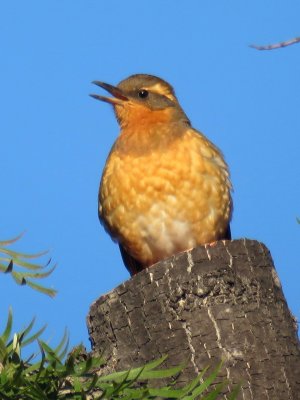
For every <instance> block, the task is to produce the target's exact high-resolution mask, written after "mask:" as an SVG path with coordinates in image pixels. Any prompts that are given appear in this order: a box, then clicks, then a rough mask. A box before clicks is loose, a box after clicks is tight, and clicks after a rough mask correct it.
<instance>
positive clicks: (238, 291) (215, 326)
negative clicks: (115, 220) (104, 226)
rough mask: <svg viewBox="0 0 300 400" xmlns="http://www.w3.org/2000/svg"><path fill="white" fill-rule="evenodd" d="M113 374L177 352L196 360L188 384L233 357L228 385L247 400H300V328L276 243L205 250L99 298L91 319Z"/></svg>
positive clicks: (176, 359) (93, 336) (179, 358)
mask: <svg viewBox="0 0 300 400" xmlns="http://www.w3.org/2000/svg"><path fill="white" fill-rule="evenodd" d="M87 322H88V329H89V334H90V340H91V343H92V349H93V351H94V352H100V353H103V352H104V355H105V356H106V358H107V360H108V367H107V368H108V369H109V370H122V369H127V368H130V367H134V366H140V365H141V364H144V363H145V362H147V361H150V360H153V359H157V358H159V357H160V356H161V355H164V354H168V355H169V358H168V360H167V365H169V366H171V365H178V364H180V363H182V362H185V361H188V366H187V368H186V369H185V370H184V372H183V373H182V374H181V376H180V378H179V383H186V382H187V381H190V380H191V378H192V377H193V376H195V375H196V374H198V373H199V372H200V371H201V370H202V369H203V368H204V367H206V366H207V365H211V366H212V367H213V366H215V365H216V364H217V363H218V362H219V361H220V360H221V359H222V360H224V366H223V370H222V373H223V374H221V375H220V377H219V379H220V381H221V380H224V379H226V378H228V380H229V381H230V382H231V383H238V382H242V389H241V394H240V398H241V399H255V400H260V399H272V400H275V399H278V400H279V399H280V400H285V399H299V398H300V395H299V394H298V393H299V392H300V350H299V341H298V338H297V333H296V331H297V324H296V322H295V320H294V318H293V316H292V315H291V313H290V311H289V309H288V307H287V304H286V300H285V298H284V295H283V292H282V289H281V285H280V281H279V279H278V276H277V274H276V271H275V268H274V265H273V261H272V258H271V256H270V253H269V251H268V249H267V248H266V247H265V246H264V245H263V244H261V243H259V242H257V241H253V240H245V239H241V240H234V241H220V242H218V243H217V244H216V245H214V246H211V247H207V246H199V247H197V248H195V249H193V250H191V251H188V252H184V253H181V254H178V255H176V256H174V257H172V258H170V259H168V260H165V261H161V262H159V263H157V264H156V265H155V266H152V267H150V268H149V269H147V270H144V271H142V272H141V273H139V274H137V275H135V276H134V277H132V278H131V279H129V280H128V281H126V282H124V283H123V284H121V285H120V286H118V287H117V288H115V289H114V290H112V291H111V292H109V293H108V294H105V295H103V296H101V297H100V298H99V299H98V300H97V301H95V302H94V303H93V304H92V306H91V308H90V312H89V315H88V318H87Z"/></svg>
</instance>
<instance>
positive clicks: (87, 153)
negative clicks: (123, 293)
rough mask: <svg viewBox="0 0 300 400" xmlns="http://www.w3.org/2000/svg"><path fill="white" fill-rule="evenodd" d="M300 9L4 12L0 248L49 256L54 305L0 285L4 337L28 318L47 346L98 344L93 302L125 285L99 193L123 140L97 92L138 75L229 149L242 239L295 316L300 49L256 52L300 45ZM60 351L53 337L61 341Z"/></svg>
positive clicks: (257, 5) (205, 5)
mask: <svg viewBox="0 0 300 400" xmlns="http://www.w3.org/2000/svg"><path fill="white" fill-rule="evenodd" d="M299 15H300V3H299V1H297V0H295V1H292V0H291V1H285V2H283V1H274V0H266V1H263V2H262V1H258V0H252V1H243V2H241V1H238V0H231V1H230V0H226V1H213V0H212V1H209V2H207V1H202V0H201V1H199V0H197V1H196V0H195V1H185V2H179V1H178V2H175V1H174V0H164V1H158V0H152V1H151V2H146V1H145V2H142V1H136V0H133V1H126V2H125V1H109V2H108V1H107V2H104V1H100V0H98V1H96V0H93V1H92V0H84V1H83V0H78V1H75V0H51V1H50V0H44V1H37V0H36V1H33V0H28V1H14V0H10V1H9V2H8V1H7V2H2V3H1V6H0V46H1V59H0V70H1V75H0V80H1V97H0V99H1V100H0V101H1V119H0V126H1V150H2V151H1V158H0V176H1V187H2V196H1V207H0V221H1V225H0V240H1V239H6V238H9V237H12V236H15V235H17V234H18V233H20V232H21V231H24V230H26V235H25V237H24V238H23V239H22V241H21V242H20V243H19V244H18V246H15V248H16V249H21V250H26V251H30V252H34V251H39V250H41V249H50V251H51V255H52V257H53V260H54V261H56V262H58V264H59V265H58V268H57V270H56V271H55V272H54V273H53V275H52V276H51V277H50V278H49V279H48V281H47V283H48V285H49V286H53V287H55V288H56V289H58V291H59V293H58V295H57V297H56V298H55V299H50V298H48V297H46V296H43V295H41V294H39V293H35V292H33V291H32V290H31V289H29V288H27V287H22V288H19V287H17V286H16V285H15V284H13V282H11V279H9V278H8V277H7V276H3V275H0V294H1V302H0V315H1V320H0V328H1V326H3V325H4V321H5V318H6V315H7V309H8V306H9V305H12V306H13V310H14V315H15V327H16V328H19V327H22V326H24V324H25V323H26V322H28V321H29V319H30V318H31V317H32V316H34V315H35V316H36V317H37V321H38V324H39V325H43V324H45V323H47V324H48V330H47V333H46V334H45V338H46V337H52V338H56V339H59V338H60V337H61V335H62V333H63V330H64V328H65V327H67V328H68V329H69V331H70V338H71V344H72V345H73V344H77V343H79V342H81V341H82V342H84V344H85V345H87V346H89V342H88V335H87V330H86V325H85V318H86V315H87V312H88V309H89V306H90V304H91V303H92V302H93V301H94V300H96V299H97V298H98V297H99V296H100V295H101V294H104V293H106V292H108V291H109V290H111V289H112V288H114V287H115V286H117V285H118V284H119V283H121V282H122V281H124V280H126V279H128V273H127V271H126V269H125V268H124V266H123V265H122V261H121V258H120V255H119V251H118V248H117V246H116V245H115V244H114V243H113V242H112V241H111V240H110V238H109V237H108V235H107V234H106V233H105V232H104V230H103V228H102V227H101V226H100V224H99V221H98V216H97V194H98V186H99V180H100V176H101V171H102V168H103V166H104V163H105V160H106V156H107V154H108V152H109V150H110V147H111V145H112V144H113V142H114V140H115V138H116V137H117V134H118V126H117V123H116V121H115V119H114V115H113V113H112V110H111V109H110V107H109V106H108V105H106V104H104V103H103V104H102V103H100V102H96V101H95V100H93V99H91V98H90V97H89V96H88V94H89V93H93V92H95V87H93V85H91V83H90V82H91V81H92V80H95V79H97V80H102V81H105V82H108V83H111V84H116V83H118V82H119V81H120V80H122V79H123V78H125V77H127V76H129V75H131V74H133V73H150V74H155V75H158V76H160V77H162V78H164V79H166V80H167V81H169V82H170V83H171V84H172V85H173V86H174V87H175V89H176V93H177V96H178V98H179V100H180V102H181V104H182V106H183V108H184V110H185V111H186V113H187V115H188V116H189V117H190V119H191V121H192V123H193V126H194V127H196V128H197V129H198V130H201V131H202V132H204V133H205V134H206V135H207V136H208V137H209V138H210V139H211V140H212V141H213V142H214V143H215V144H217V145H218V146H219V147H220V148H221V149H222V151H223V153H224V155H225V158H226V160H227V162H228V164H229V166H230V169H231V174H232V181H233V185H234V194H233V198H234V214H233V221H232V234H233V237H234V238H241V237H247V238H252V239H257V240H260V241H262V242H264V243H265V244H266V245H267V246H268V247H269V249H270V251H271V253H272V256H273V258H274V261H275V264H276V268H277V271H278V274H279V277H280V279H281V282H282V285H283V290H284V293H285V295H286V298H287V300H288V303H289V306H290V308H291V310H292V312H293V314H294V315H296V316H297V317H298V318H300V296H299V279H300V268H299V263H300V255H299V248H300V225H298V224H297V222H296V217H297V216H298V217H300V207H299V204H300V182H299V177H300V161H299V156H300V118H299V116H300V112H299V110H300V105H299V102H300V74H299V65H300V45H299V44H298V45H294V46H290V47H289V48H285V49H280V50H275V51H265V52H259V51H257V50H253V49H251V48H249V47H248V45H249V44H251V43H256V44H269V43H272V42H277V41H281V40H286V39H290V38H292V37H294V36H299V35H300V28H299ZM53 340H55V339H53Z"/></svg>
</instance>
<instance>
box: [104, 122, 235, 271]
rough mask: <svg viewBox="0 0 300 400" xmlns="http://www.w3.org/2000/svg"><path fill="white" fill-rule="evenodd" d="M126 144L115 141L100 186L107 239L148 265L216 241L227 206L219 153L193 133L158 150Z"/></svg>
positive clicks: (224, 224) (134, 140) (227, 215)
mask: <svg viewBox="0 0 300 400" xmlns="http://www.w3.org/2000/svg"><path fill="white" fill-rule="evenodd" d="M162 136H164V135H163V133H162ZM130 140H131V139H130V137H129V136H126V135H124V136H123V137H122V135H121V136H120V137H119V139H118V140H117V142H116V144H115V146H114V149H113V151H112V152H111V154H110V156H109V158H108V160H107V163H106V167H105V169H104V173H103V176H102V181H101V186H100V192H99V214H100V216H101V219H102V221H103V223H104V225H105V227H106V229H107V230H108V231H109V233H110V234H111V236H112V237H113V239H114V240H117V241H118V242H120V243H121V244H122V245H123V246H124V247H125V249H126V250H127V251H128V252H129V254H131V255H132V256H133V257H134V258H135V259H137V260H139V261H140V262H142V264H143V265H145V266H149V265H151V264H153V263H155V262H157V261H159V260H161V259H164V258H166V257H169V256H171V255H172V254H175V253H177V252H179V251H183V250H187V249H189V248H191V247H194V246H195V245H197V244H203V243H209V242H212V241H215V240H218V238H220V237H222V235H223V234H224V232H225V231H226V229H227V227H228V223H229V221H230V217H231V208H232V206H231V197H230V189H231V185H230V181H229V174H228V170H227V165H226V164H225V162H224V160H223V158H222V155H221V154H220V152H219V151H218V150H217V149H216V148H215V147H214V146H213V145H212V144H211V143H210V142H209V141H208V140H207V139H206V138H205V137H204V136H203V135H201V134H199V133H198V132H196V131H194V130H193V129H188V130H186V131H185V132H183V133H182V134H180V135H177V136H176V135H175V136H174V137H173V139H172V140H165V141H162V143H163V144H162V145H161V146H160V145H158V144H157V143H156V142H155V140H154V142H153V143H151V141H150V142H149V140H148V139H145V140H148V145H147V143H146V144H145V143H143V138H141V137H140V146H139V145H138V138H137V137H133V138H132V143H131V144H130V143H129V142H130Z"/></svg>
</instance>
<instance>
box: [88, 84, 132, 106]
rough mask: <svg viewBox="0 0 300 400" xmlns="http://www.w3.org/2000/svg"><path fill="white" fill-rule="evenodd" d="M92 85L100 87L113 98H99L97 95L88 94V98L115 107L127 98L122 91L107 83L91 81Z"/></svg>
mask: <svg viewBox="0 0 300 400" xmlns="http://www.w3.org/2000/svg"><path fill="white" fill-rule="evenodd" d="M92 83H93V84H94V85H97V86H100V87H102V88H103V89H105V90H106V91H107V92H108V93H110V94H112V95H113V96H114V97H106V96H99V95H98V94H90V96H91V97H93V98H94V99H96V100H101V101H105V102H106V103H110V104H113V105H116V104H118V105H121V104H123V103H124V101H127V100H128V97H126V96H125V95H124V94H123V92H122V90H121V89H119V88H118V87H116V86H112V85H109V84H108V83H104V82H100V81H93V82H92Z"/></svg>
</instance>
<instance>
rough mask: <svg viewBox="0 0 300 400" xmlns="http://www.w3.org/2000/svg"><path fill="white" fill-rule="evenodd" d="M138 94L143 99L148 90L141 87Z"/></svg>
mask: <svg viewBox="0 0 300 400" xmlns="http://www.w3.org/2000/svg"><path fill="white" fill-rule="evenodd" d="M138 94H139V97H140V98H141V99H145V98H146V97H148V94H149V92H148V90H145V89H141V90H140V91H139V93H138Z"/></svg>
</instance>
